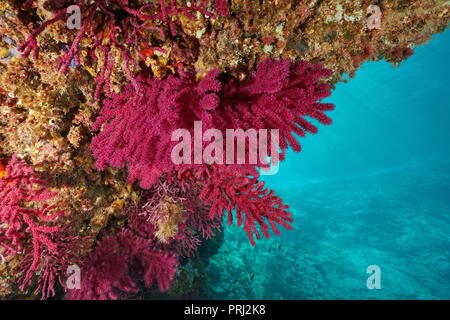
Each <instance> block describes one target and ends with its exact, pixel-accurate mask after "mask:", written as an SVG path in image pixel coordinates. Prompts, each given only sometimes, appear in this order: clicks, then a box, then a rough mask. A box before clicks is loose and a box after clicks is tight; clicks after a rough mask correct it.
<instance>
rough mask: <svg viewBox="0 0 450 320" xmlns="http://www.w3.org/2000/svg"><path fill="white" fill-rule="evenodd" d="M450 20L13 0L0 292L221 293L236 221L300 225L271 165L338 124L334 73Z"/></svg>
mask: <svg viewBox="0 0 450 320" xmlns="http://www.w3.org/2000/svg"><path fill="white" fill-rule="evenodd" d="M366 13H367V14H366ZM448 18H449V8H448V3H446V2H445V1H440V0H431V1H427V3H426V4H424V2H422V1H409V2H408V4H405V3H404V2H403V1H400V0H398V1H390V2H389V3H385V4H384V3H383V5H377V4H376V3H370V1H363V0H357V1H351V2H350V1H340V0H337V1H332V0H325V1H292V0H263V1H243V0H242V1H240V0H215V1H207V0H198V1H196V0H192V1H184V0H157V1H156V0H154V1H150V0H27V1H23V0H6V1H2V2H1V3H0V77H1V85H0V113H1V117H0V297H1V298H41V299H47V298H59V299H61V298H65V299H126V298H133V299H135V298H139V299H146V298H147V299H148V298H183V297H208V289H207V288H208V286H207V279H206V277H204V276H203V274H202V272H203V269H204V266H205V264H206V263H207V261H208V258H209V257H210V256H211V255H213V254H214V252H215V251H216V250H217V248H218V247H219V246H220V244H221V241H223V233H222V229H223V224H224V223H225V220H226V223H227V224H236V225H237V226H238V227H242V229H243V231H244V232H245V233H246V234H247V236H248V239H249V241H250V243H251V244H252V245H256V240H257V239H260V238H261V236H262V235H263V236H264V237H266V238H269V237H270V236H271V234H276V235H280V232H281V230H280V227H283V228H284V229H291V223H292V222H293V217H292V215H291V213H290V212H289V207H288V205H286V204H285V203H283V201H282V199H281V198H279V197H278V196H277V195H276V194H275V192H274V191H273V190H270V189H269V188H267V187H266V186H265V183H264V182H262V181H260V173H261V172H264V170H265V169H267V168H268V167H270V165H271V164H272V165H273V164H276V163H277V162H278V159H280V160H281V161H283V160H284V158H285V154H286V151H287V150H288V148H291V149H292V150H294V151H296V152H299V151H300V149H301V147H300V143H299V138H300V137H303V136H305V135H306V134H307V133H316V132H317V131H318V124H321V125H328V124H331V119H330V118H329V116H328V113H327V112H328V111H331V110H333V109H334V105H333V104H330V103H324V102H322V99H324V98H326V97H328V96H329V95H330V93H331V89H332V88H333V85H334V84H336V83H337V82H339V81H342V80H343V79H344V75H345V74H350V75H353V74H354V72H355V70H357V68H358V67H359V66H360V65H361V63H363V62H364V61H367V60H378V59H386V60H388V61H391V62H392V63H394V64H398V63H400V62H401V61H403V60H404V59H406V58H407V57H408V56H410V55H412V54H413V53H414V51H413V49H414V47H415V46H416V45H419V44H422V43H425V42H426V41H427V40H428V39H429V38H430V36H431V35H432V34H433V33H436V32H441V31H443V30H444V29H445V27H446V25H447V23H448V20H449V19H448ZM230 133H231V136H230ZM258 135H259V136H258ZM257 136H258V137H257ZM235 139H236V141H237V143H236V144H235V143H234V142H235ZM225 140H226V141H225ZM261 141H263V142H264V143H262V142H261ZM225 142H226V143H225ZM229 143H231V144H229ZM225 144H226V147H224V145H225ZM267 145H269V146H270V147H268V148H266V147H267ZM263 147H264V148H263ZM253 151H257V153H256V154H253V153H252V152H253ZM247 155H248V159H247V157H246V156H247Z"/></svg>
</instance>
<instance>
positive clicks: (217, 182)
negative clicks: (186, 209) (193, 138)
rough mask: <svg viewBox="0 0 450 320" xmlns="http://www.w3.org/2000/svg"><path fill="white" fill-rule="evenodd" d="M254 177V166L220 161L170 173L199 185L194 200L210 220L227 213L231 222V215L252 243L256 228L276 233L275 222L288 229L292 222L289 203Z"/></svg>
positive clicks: (258, 234)
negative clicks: (205, 208)
mask: <svg viewBox="0 0 450 320" xmlns="http://www.w3.org/2000/svg"><path fill="white" fill-rule="evenodd" d="M258 178H259V175H258V172H257V171H256V170H255V168H248V167H245V166H240V167H237V168H236V167H228V166H220V165H215V166H210V167H206V168H202V169H185V170H179V171H178V172H176V173H173V175H172V176H171V179H174V180H177V181H180V183H182V184H183V185H185V186H190V187H191V188H195V187H197V188H199V189H200V192H199V194H198V195H197V198H196V201H197V202H199V203H203V204H204V205H205V206H206V207H207V208H208V213H207V215H208V216H209V218H210V219H211V220H213V221H214V220H218V221H221V220H222V217H223V216H224V214H225V213H227V214H228V224H229V225H231V224H232V223H233V217H235V218H236V220H237V225H238V226H239V227H240V226H242V225H243V227H244V230H245V232H246V233H247V236H248V238H249V240H250V242H251V244H252V245H255V244H256V243H255V240H254V237H256V239H259V238H260V231H261V233H262V234H263V235H264V236H265V237H266V238H269V237H270V233H269V230H270V229H271V230H272V231H273V232H274V233H275V234H276V235H280V232H279V230H278V227H277V225H279V226H282V227H285V228H286V229H289V230H290V229H292V227H291V226H290V225H289V223H291V222H293V219H292V217H291V216H292V215H291V213H290V212H288V211H287V209H289V206H287V205H285V204H284V203H283V201H282V200H281V198H280V197H278V196H276V195H275V194H274V191H273V190H270V189H268V188H267V187H265V183H264V182H263V181H258ZM259 230H260V231H259Z"/></svg>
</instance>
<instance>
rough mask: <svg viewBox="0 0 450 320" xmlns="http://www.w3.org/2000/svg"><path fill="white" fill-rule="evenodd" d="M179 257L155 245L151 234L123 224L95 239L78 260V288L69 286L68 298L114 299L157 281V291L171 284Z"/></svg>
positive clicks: (165, 288)
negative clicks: (116, 230)
mask: <svg viewBox="0 0 450 320" xmlns="http://www.w3.org/2000/svg"><path fill="white" fill-rule="evenodd" d="M177 265H178V260H177V256H176V254H174V253H172V252H170V251H167V250H166V251H164V250H162V249H159V248H157V247H156V246H155V244H154V241H153V239H152V238H151V237H145V236H144V234H143V233H140V234H138V233H135V232H134V231H133V230H132V229H127V228H123V229H122V230H120V231H119V232H118V233H117V234H115V235H108V236H106V237H104V238H102V239H101V240H100V241H98V242H97V246H96V248H95V250H94V251H93V252H91V253H90V254H89V255H87V256H86V257H84V259H83V260H82V263H81V268H82V274H81V285H80V289H71V290H68V292H67V294H66V298H67V299H70V300H116V299H121V298H127V297H129V295H130V294H133V293H136V292H138V291H139V287H138V281H139V280H142V281H143V282H144V284H145V286H146V287H150V286H152V285H153V284H157V285H158V288H159V290H160V291H166V290H168V289H169V288H170V283H171V281H172V279H173V277H174V275H175V271H176V266H177Z"/></svg>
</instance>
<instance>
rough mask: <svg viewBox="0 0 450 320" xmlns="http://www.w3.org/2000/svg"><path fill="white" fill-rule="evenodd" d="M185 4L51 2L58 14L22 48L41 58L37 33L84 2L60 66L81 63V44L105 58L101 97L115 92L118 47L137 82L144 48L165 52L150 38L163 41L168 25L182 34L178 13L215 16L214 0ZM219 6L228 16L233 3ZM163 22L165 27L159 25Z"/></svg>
mask: <svg viewBox="0 0 450 320" xmlns="http://www.w3.org/2000/svg"><path fill="white" fill-rule="evenodd" d="M35 2H36V0H28V1H26V2H25V3H24V7H25V8H30V7H31V6H32V5H33V4H34V3H35ZM182 3H183V4H181V3H180V2H179V1H176V0H169V1H167V0H159V1H148V2H146V1H129V0H94V1H90V0H48V1H47V2H46V3H45V5H44V8H46V9H47V10H49V11H52V12H53V17H52V18H51V19H49V20H46V21H44V22H43V23H42V24H41V25H40V26H39V27H38V28H37V29H35V30H34V31H33V32H32V33H31V34H30V35H29V37H28V39H27V40H26V41H25V42H24V43H23V44H22V45H21V46H20V47H19V51H22V52H23V55H24V56H28V55H30V54H31V53H34V58H37V57H38V53H39V46H38V40H37V38H38V36H39V35H40V34H41V33H42V32H43V31H44V30H45V29H46V28H47V27H48V26H50V25H52V24H54V23H57V22H58V21H62V22H63V23H65V22H66V20H67V19H68V17H69V14H68V13H67V12H66V10H67V7H68V6H70V5H77V6H79V8H80V10H81V13H82V18H81V28H80V29H79V30H78V31H77V32H76V35H75V37H74V40H73V42H72V43H71V44H70V45H69V47H68V49H67V50H64V52H62V56H61V57H60V59H59V66H58V67H59V69H60V70H61V71H62V72H64V73H65V72H66V71H67V70H68V68H69V66H70V65H71V64H72V62H73V61H75V64H76V65H79V64H80V63H79V62H80V55H79V54H80V50H81V48H82V47H84V48H85V49H87V50H88V53H89V55H90V57H91V58H92V59H93V60H99V57H101V58H100V59H101V63H102V64H101V65H102V67H101V70H100V71H99V74H98V75H97V77H96V81H97V88H96V90H95V94H94V97H95V98H96V99H98V98H99V96H100V93H101V90H102V89H105V90H106V91H107V92H109V90H110V77H111V73H112V70H113V68H114V67H115V65H116V62H115V57H114V54H113V51H116V52H118V54H119V56H120V58H121V60H122V61H123V63H122V68H123V70H124V71H125V73H126V74H127V76H128V77H129V79H130V81H131V82H132V83H133V84H134V85H135V87H136V89H137V88H138V87H137V85H136V80H135V77H134V74H133V72H132V66H135V67H137V66H138V64H139V61H140V60H145V57H146V53H145V52H154V51H160V52H165V50H164V49H162V48H161V47H159V46H155V45H151V44H150V42H149V38H150V36H151V35H155V36H156V37H159V38H160V39H162V40H164V39H165V37H166V36H167V35H166V32H165V31H164V28H165V27H166V28H169V29H170V32H171V35H172V36H175V35H176V34H177V31H176V25H178V24H179V21H178V18H179V15H181V14H183V15H184V16H187V17H188V18H190V19H195V18H194V16H193V15H192V13H193V12H201V13H202V14H204V15H206V16H209V17H212V16H215V14H214V13H213V12H212V11H210V10H208V9H207V7H208V5H209V4H210V3H211V1H210V0H201V1H198V2H196V1H192V2H191V4H190V5H189V6H188V5H186V4H185V3H184V2H182ZM215 5H216V10H217V12H218V13H219V14H220V15H227V14H228V6H227V4H226V2H225V0H216V1H215ZM159 22H163V25H161V26H160V25H159ZM83 39H89V41H88V42H89V45H83V44H82V40H83Z"/></svg>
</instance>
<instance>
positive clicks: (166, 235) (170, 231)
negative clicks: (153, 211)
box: [155, 197, 184, 242]
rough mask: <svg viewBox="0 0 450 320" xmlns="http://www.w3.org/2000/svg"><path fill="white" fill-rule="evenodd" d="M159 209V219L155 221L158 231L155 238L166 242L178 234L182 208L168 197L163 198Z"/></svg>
mask: <svg viewBox="0 0 450 320" xmlns="http://www.w3.org/2000/svg"><path fill="white" fill-rule="evenodd" d="M161 201H162V204H161V207H160V210H161V211H160V212H158V213H159V217H158V219H157V220H156V226H157V228H158V231H157V232H156V233H155V235H156V237H157V238H158V239H159V240H161V242H167V241H168V240H169V239H170V238H172V237H174V236H176V234H177V233H178V224H179V223H180V222H183V221H184V217H183V208H182V207H181V206H180V205H179V204H177V203H175V202H173V200H172V199H170V198H169V197H164V198H163V199H162V200H161Z"/></svg>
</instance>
